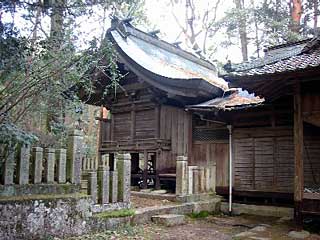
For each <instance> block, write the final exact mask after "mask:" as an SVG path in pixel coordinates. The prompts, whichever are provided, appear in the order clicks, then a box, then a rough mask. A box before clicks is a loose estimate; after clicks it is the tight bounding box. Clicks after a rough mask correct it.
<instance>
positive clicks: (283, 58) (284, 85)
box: [223, 37, 320, 100]
mask: <svg viewBox="0 0 320 240" xmlns="http://www.w3.org/2000/svg"><path fill="white" fill-rule="evenodd" d="M319 46H320V38H319V37H317V38H314V39H308V40H304V41H299V42H297V43H291V44H287V45H280V46H276V47H274V48H271V50H269V51H270V52H267V53H266V56H265V57H264V58H260V59H256V60H253V61H251V62H249V63H248V62H245V63H243V64H238V65H233V66H231V71H230V72H229V73H228V74H226V75H224V76H223V77H224V79H226V80H227V81H228V82H229V83H230V85H231V87H242V88H244V89H246V90H248V91H250V92H252V93H255V94H257V95H260V96H263V97H265V98H266V99H268V100H271V99H276V98H278V97H279V96H281V95H283V94H287V93H288V87H289V86H290V85H291V84H292V83H293V82H294V81H296V80H299V81H304V80H305V79H306V78H308V79H309V78H310V79H312V78H313V76H315V75H317V74H318V73H319V71H320V49H319ZM263 62H264V63H265V64H262V63H263ZM235 66H236V67H235Z"/></svg>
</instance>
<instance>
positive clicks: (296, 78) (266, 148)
mask: <svg viewBox="0 0 320 240" xmlns="http://www.w3.org/2000/svg"><path fill="white" fill-rule="evenodd" d="M225 67H226V69H227V70H228V71H229V72H228V74H226V75H225V76H224V79H225V80H227V81H228V82H229V83H230V84H231V87H241V88H242V89H245V90H248V92H249V93H254V94H255V95H256V96H260V97H262V98H264V99H265V101H264V102H263V103H262V102H261V101H260V100H258V99H257V98H255V97H254V96H253V95H248V93H246V94H245V95H246V96H247V97H248V96H251V98H254V99H255V100H254V101H253V102H252V103H253V104H246V100H244V99H242V98H241V97H240V98H239V94H238V95H231V96H227V97H223V98H219V99H214V100H212V101H209V102H206V103H202V104H195V105H192V106H189V109H190V111H193V112H197V113H201V114H204V115H205V116H206V118H208V119H211V120H215V121H222V122H224V123H226V124H229V125H231V126H232V142H231V144H232V153H233V164H232V169H233V171H232V172H233V176H232V177H233V183H234V184H233V186H232V187H233V194H234V195H235V196H237V195H238V196H244V197H255V198H257V197H262V198H264V199H266V198H270V199H278V200H279V199H280V200H281V199H282V200H283V201H282V203H288V202H290V201H292V203H294V206H295V218H296V219H297V220H298V221H299V222H301V219H302V215H303V214H319V213H320V191H319V190H320V128H319V127H320V39H319V38H315V39H308V40H304V41H300V42H295V43H290V44H284V45H279V46H276V47H272V48H269V49H267V51H266V52H265V56H264V57H263V58H260V59H256V60H253V61H251V62H245V63H242V64H235V65H232V64H228V65H226V66H225ZM255 102H256V103H255ZM243 103H245V105H244V104H243ZM225 173H226V174H227V172H225Z"/></svg>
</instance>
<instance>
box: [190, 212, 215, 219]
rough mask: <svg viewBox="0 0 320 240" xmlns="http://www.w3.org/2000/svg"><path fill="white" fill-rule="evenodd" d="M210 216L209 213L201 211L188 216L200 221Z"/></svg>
mask: <svg viewBox="0 0 320 240" xmlns="http://www.w3.org/2000/svg"><path fill="white" fill-rule="evenodd" d="M209 215H210V213H209V212H208V211H200V212H192V213H190V214H188V217H190V218H193V219H199V218H207V217H208V216H209Z"/></svg>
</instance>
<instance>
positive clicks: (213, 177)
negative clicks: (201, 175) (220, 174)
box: [209, 165, 216, 193]
mask: <svg viewBox="0 0 320 240" xmlns="http://www.w3.org/2000/svg"><path fill="white" fill-rule="evenodd" d="M209 169H210V170H209V171H210V180H209V181H210V184H209V191H211V192H213V193H215V192H216V165H212V166H209Z"/></svg>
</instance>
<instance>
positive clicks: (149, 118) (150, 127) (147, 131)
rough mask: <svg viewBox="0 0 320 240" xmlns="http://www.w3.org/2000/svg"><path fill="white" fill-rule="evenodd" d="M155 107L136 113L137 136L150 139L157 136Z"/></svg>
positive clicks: (137, 137)
mask: <svg viewBox="0 0 320 240" xmlns="http://www.w3.org/2000/svg"><path fill="white" fill-rule="evenodd" d="M155 120H156V119H155V109H148V110H143V111H137V112H136V114H135V121H136V125H135V128H136V129H135V130H136V131H135V132H136V133H135V138H136V139H148V138H155V137H156V136H155V131H156V126H155V124H156V123H155V122H156V121H155Z"/></svg>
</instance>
